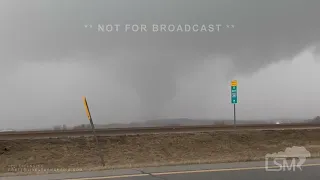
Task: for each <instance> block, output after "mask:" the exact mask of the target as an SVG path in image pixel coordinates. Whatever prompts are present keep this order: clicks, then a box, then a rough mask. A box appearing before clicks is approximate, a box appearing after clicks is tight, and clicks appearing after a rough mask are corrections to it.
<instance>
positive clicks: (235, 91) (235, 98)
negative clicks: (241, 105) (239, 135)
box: [231, 80, 238, 127]
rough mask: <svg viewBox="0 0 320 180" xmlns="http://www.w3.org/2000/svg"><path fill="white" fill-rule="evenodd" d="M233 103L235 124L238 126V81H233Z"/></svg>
mask: <svg viewBox="0 0 320 180" xmlns="http://www.w3.org/2000/svg"><path fill="white" fill-rule="evenodd" d="M231 103H232V104H233V125H234V127H236V124H237V123H236V104H237V103H238V81H237V80H232V81H231Z"/></svg>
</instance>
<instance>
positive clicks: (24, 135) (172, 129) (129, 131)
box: [0, 124, 320, 140]
mask: <svg viewBox="0 0 320 180" xmlns="http://www.w3.org/2000/svg"><path fill="white" fill-rule="evenodd" d="M291 129H320V124H255V125H248V124H245V125H243V124H242V125H237V127H236V128H234V127H233V126H232V125H222V126H221V125H220V126H217V125H214V126H213V125H204V126H166V127H138V128H113V129H97V130H96V133H97V135H99V136H118V135H134V134H152V133H186V132H210V131H234V130H291ZM71 136H73V137H76V136H92V131H91V130H65V131H20V132H19V131H17V132H0V140H5V139H29V138H47V137H71Z"/></svg>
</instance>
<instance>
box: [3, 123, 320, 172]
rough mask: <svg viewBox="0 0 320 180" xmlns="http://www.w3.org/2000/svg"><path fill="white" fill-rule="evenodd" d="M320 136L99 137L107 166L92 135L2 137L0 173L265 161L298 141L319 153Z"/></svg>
mask: <svg viewBox="0 0 320 180" xmlns="http://www.w3.org/2000/svg"><path fill="white" fill-rule="evenodd" d="M319 137H320V130H318V129H314V130H283V131H279V130H277V131H272V130H269V131H230V132H222V131H221V132H211V133H181V134H148V135H130V136H114V137H99V141H100V144H101V147H102V154H103V157H104V161H105V163H106V166H105V167H101V164H100V158H99V155H98V154H99V151H98V148H97V146H96V143H95V140H94V139H93V138H92V137H78V138H53V139H29V140H1V141H0V173H2V174H3V173H6V174H8V171H11V172H12V171H13V172H12V173H19V174H25V173H27V174H28V173H33V174H34V173H48V170H49V169H50V171H51V172H61V171H66V170H67V169H69V170H70V169H71V170H98V169H111V168H131V167H141V166H157V165H165V164H166V165H168V164H193V163H218V162H234V161H249V160H263V159H264V156H265V154H267V153H274V152H278V151H284V150H285V148H287V147H292V146H304V147H306V148H307V150H308V151H310V152H311V154H312V157H319V153H320V138H319ZM23 168H26V169H24V170H23ZM30 168H31V169H30ZM39 168H41V171H39V172H35V171H38V170H40V169H39ZM52 168H53V169H52ZM73 168H75V169H73ZM44 170H45V171H44ZM23 171H24V172H23ZM9 174H10V173H9Z"/></svg>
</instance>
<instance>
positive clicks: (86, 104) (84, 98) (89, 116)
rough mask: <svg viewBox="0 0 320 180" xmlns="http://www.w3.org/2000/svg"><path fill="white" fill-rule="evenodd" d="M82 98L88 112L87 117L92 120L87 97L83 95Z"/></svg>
mask: <svg viewBox="0 0 320 180" xmlns="http://www.w3.org/2000/svg"><path fill="white" fill-rule="evenodd" d="M82 100H83V105H84V108H85V110H86V113H87V117H88V119H89V120H91V114H90V110H89V106H88V103H87V99H86V97H85V96H83V97H82Z"/></svg>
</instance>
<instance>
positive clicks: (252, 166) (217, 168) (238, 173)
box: [0, 159, 320, 180]
mask: <svg viewBox="0 0 320 180" xmlns="http://www.w3.org/2000/svg"><path fill="white" fill-rule="evenodd" d="M270 163H271V162H270ZM270 163H269V164H270ZM270 168H271V169H273V170H277V168H279V166H275V165H271V167H270ZM288 168H289V169H288ZM278 170H279V169H278ZM22 179H23V180H105V179H108V180H181V179H183V180H257V179H259V180H287V179H288V180H289V179H290V180H304V179H307V180H319V179H320V159H307V161H306V163H305V164H303V166H302V167H301V170H300V169H299V168H298V167H294V166H292V167H290V162H289V167H288V166H287V167H286V168H285V169H282V170H280V171H267V170H266V168H265V162H244V163H224V164H199V165H185V166H163V167H150V168H141V169H139V168H138V169H123V170H107V171H99V172H78V173H64V174H51V175H39V176H19V177H18V176H16V177H0V180H22Z"/></svg>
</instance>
